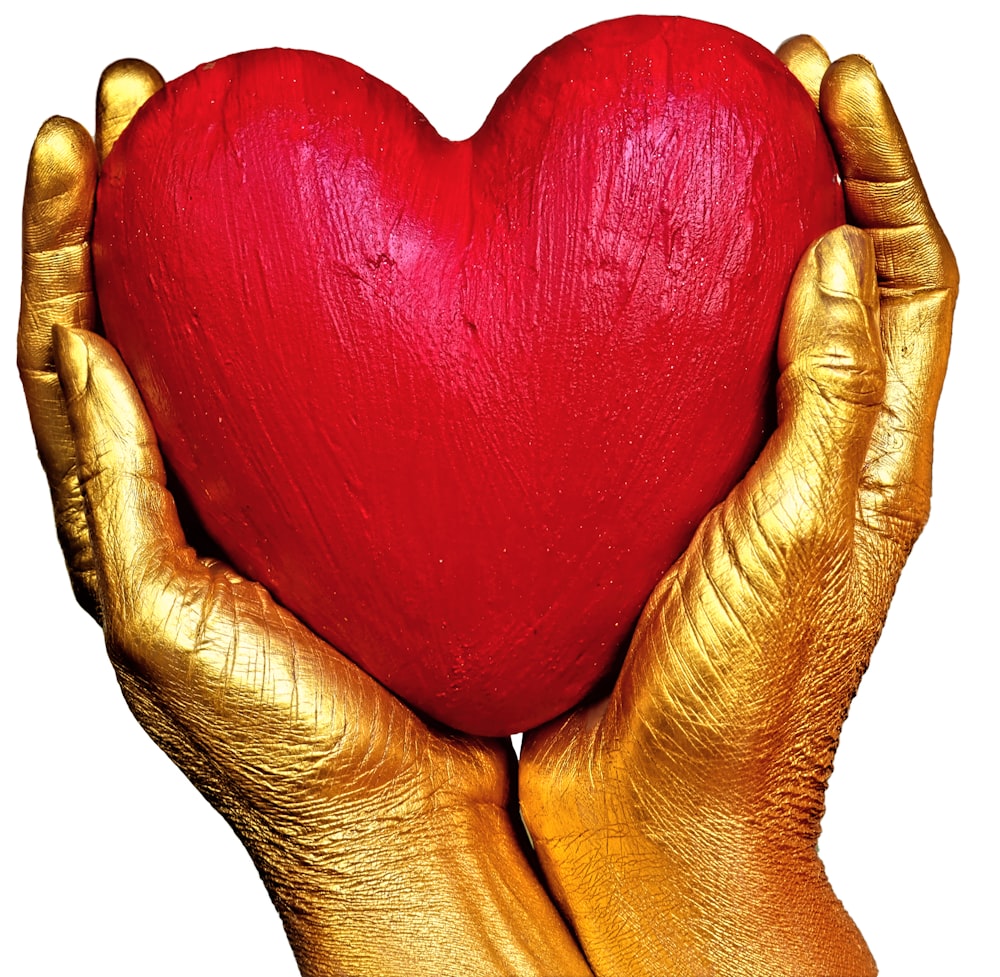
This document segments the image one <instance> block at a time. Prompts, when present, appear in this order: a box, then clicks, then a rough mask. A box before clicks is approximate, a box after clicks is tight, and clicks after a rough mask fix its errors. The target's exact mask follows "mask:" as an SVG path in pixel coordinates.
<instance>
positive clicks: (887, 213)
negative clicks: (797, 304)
mask: <svg viewBox="0 0 1000 977" xmlns="http://www.w3.org/2000/svg"><path fill="white" fill-rule="evenodd" d="M820 111H821V112H822V115H823V119H824V121H825V123H826V126H827V129H828V131H829V133H830V138H831V140H832V142H833V145H834V149H835V150H836V153H837V156H838V158H839V160H840V172H841V177H842V179H843V181H844V191H845V194H846V197H847V205H848V209H849V211H850V215H851V218H852V221H853V223H855V224H857V225H858V226H859V227H864V228H865V229H866V230H868V231H869V232H870V233H871V235H872V240H873V241H874V242H875V256H876V260H877V264H878V276H879V282H880V284H881V285H882V286H883V287H884V288H888V289H906V290H910V289H947V288H954V287H956V286H957V284H958V270H957V268H956V265H955V257H954V255H953V254H952V251H951V248H950V246H949V245H948V241H947V239H946V238H945V236H944V234H943V233H942V231H941V228H940V226H939V225H938V222H937V219H936V218H935V217H934V212H933V211H932V210H931V206H930V204H929V202H928V200H927V195H926V194H925V193H924V188H923V184H922V183H921V182H920V175H919V173H918V172H917V168H916V166H915V164H914V162H913V157H912V156H911V155H910V149H909V146H908V145H907V142H906V137H905V136H904V135H903V130H902V129H901V127H900V125H899V121H898V120H897V118H896V113H895V112H894V111H893V108H892V104H891V103H890V101H889V98H888V96H887V95H886V93H885V89H884V88H883V87H882V84H881V82H879V80H878V77H877V76H876V74H875V69H874V68H873V67H872V65H871V64H870V63H869V62H867V61H866V60H865V59H864V58H862V57H860V56H858V55H850V56H849V57H846V58H841V59H840V60H839V61H836V62H834V63H833V64H832V65H831V66H830V70H829V71H828V72H827V74H826V76H825V78H824V80H823V86H822V91H821V93H820Z"/></svg>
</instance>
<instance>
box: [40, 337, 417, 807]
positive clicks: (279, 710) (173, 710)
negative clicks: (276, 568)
mask: <svg viewBox="0 0 1000 977" xmlns="http://www.w3.org/2000/svg"><path fill="white" fill-rule="evenodd" d="M56 360H57V364H58V370H59V376H60V380H61V382H62V384H63V388H64V390H65V394H66V403H67V407H68V412H69V417H70V421H71V423H72V425H73V431H74V435H75V438H76V444H77V448H78V452H79V456H80V472H81V481H82V484H83V487H84V492H85V496H86V500H87V513H88V517H89V524H90V530H91V536H92V539H93V545H94V555H95V564H96V566H97V568H98V576H99V582H100V588H101V601H102V607H103V608H104V611H105V634H106V636H107V640H108V649H109V653H110V654H111V656H112V659H113V661H115V664H116V665H117V666H119V672H120V674H121V675H123V676H124V679H123V682H125V683H126V684H127V683H129V682H133V683H134V682H136V681H138V682H139V684H140V685H141V686H143V687H144V688H146V689H147V690H148V691H149V692H150V693H151V694H152V695H153V696H154V698H155V699H156V701H157V702H158V703H160V704H161V705H163V706H164V707H165V708H166V711H167V713H168V714H169V715H171V716H173V717H174V719H176V720H178V721H179V722H180V723H181V725H183V727H184V728H185V730H186V731H187V734H189V735H191V736H192V737H194V738H195V739H196V740H197V741H198V742H199V743H200V745H201V747H202V748H203V750H204V751H205V753H206V755H208V756H209V757H212V756H217V755H219V751H220V750H221V751H223V753H226V752H231V750H232V748H233V745H234V743H237V742H238V743H239V744H242V746H241V747H238V748H243V747H246V748H247V749H249V750H250V751H251V752H253V750H255V749H257V748H258V747H259V746H260V744H264V745H265V746H267V744H268V740H269V739H271V740H273V739H274V737H277V741H276V742H273V743H271V746H268V748H269V749H270V748H271V747H276V746H281V745H285V746H287V742H288V740H287V739H286V737H287V736H292V737H294V736H295V735H300V736H301V737H303V739H302V742H305V741H306V738H312V739H314V740H315V741H316V742H318V743H320V744H321V745H322V748H319V747H317V751H318V752H317V754H316V755H322V753H323V752H324V751H325V750H326V749H328V748H330V745H331V742H333V741H332V740H331V739H330V735H331V734H333V737H334V740H336V738H337V737H341V738H342V733H343V730H342V729H341V728H340V726H338V723H340V722H342V721H345V717H346V721H347V722H354V721H355V720H357V721H359V722H360V721H362V720H363V721H364V723H365V724H366V725H367V724H368V723H371V724H372V727H373V728H385V729H388V728H389V725H390V722H391V721H392V720H393V719H395V720H398V719H399V718H400V717H401V716H405V717H406V718H405V721H406V722H407V723H409V722H411V721H412V722H413V723H415V724H417V725H419V721H418V720H417V719H416V717H413V716H411V714H410V713H409V712H408V711H406V710H405V709H403V708H402V707H401V706H400V704H399V703H398V701H397V700H395V699H394V698H393V697H392V696H390V695H389V693H387V692H386V691H385V690H384V689H382V688H381V686H379V685H378V684H377V683H376V682H374V680H372V679H371V678H370V677H369V676H367V675H366V674H365V673H363V672H362V671H361V670H360V669H358V668H357V667H356V666H354V665H352V664H351V663H350V662H348V661H347V660H346V659H345V658H343V657H342V656H340V655H338V654H337V653H336V652H334V651H333V650H332V649H331V648H330V647H329V646H328V645H326V644H324V643H323V642H322V641H320V640H319V639H318V638H316V636H315V635H313V634H312V633H311V632H310V631H308V630H307V629H306V628H305V627H304V626H303V625H302V624H301V623H300V622H299V621H298V620H296V619H295V618H294V617H292V616H291V615H290V614H288V613H287V612H286V611H285V610H284V609H283V608H281V607H279V606H278V605H277V604H275V603H274V602H273V601H272V600H271V599H270V598H269V596H268V595H267V593H266V592H265V591H264V589H263V588H262V587H260V586H259V585H257V584H255V583H252V582H251V581H247V580H245V579H243V578H241V577H239V576H238V575H237V574H235V573H234V572H233V571H232V570H230V569H229V568H228V567H225V566H224V565H222V564H219V563H215V562H214V561H202V560H199V559H198V558H197V557H196V556H195V555H194V553H193V552H192V551H191V550H190V548H189V547H187V545H186V543H185V540H184V533H183V530H182V527H181V525H180V522H179V520H178V517H177V511H176V508H175V506H174V501H173V498H172V496H171V495H170V493H169V492H168V491H167V489H166V475H165V471H164V465H163V461H162V459H161V457H160V453H159V451H158V449H157V445H156V438H155V434H154V431H153V428H152V425H151V423H150V421H149V418H148V416H147V414H146V411H145V409H144V408H143V405H142V402H141V399H140V397H139V393H138V391H137V390H136V388H135V385H134V384H133V383H132V381H131V378H130V377H129V375H128V373H127V371H126V370H125V367H124V366H123V364H122V362H121V360H120V358H119V356H118V354H117V352H116V351H115V350H114V349H113V347H111V345H110V344H109V343H107V342H106V341H105V340H104V339H102V338H101V337H100V336H97V335H95V334H93V333H83V332H79V331H74V330H59V331H58V333H57V336H56ZM289 723H297V725H296V726H295V727H294V729H292V731H291V732H290V733H289V732H288V731H287V730H285V727H286V726H288V724H289ZM380 724H381V725H380ZM296 731H297V732H296ZM316 738H318V739H316ZM355 739H356V743H355V741H353V740H352V743H351V744H348V745H347V746H354V745H356V746H357V747H358V749H359V750H360V751H361V752H367V751H368V750H369V749H370V747H371V745H372V741H371V740H370V739H369V738H355ZM347 746H344V744H340V746H339V747H338V748H339V749H341V750H343V749H345V748H347ZM279 752H280V751H279ZM259 757H260V753H257V754H256V755H255V757H254V760H255V762H256V760H259ZM245 759H246V758H244V760H242V761H241V764H243V763H244V762H245ZM227 762H231V758H230V760H229V761H227ZM249 768H250V769H255V767H254V764H249ZM255 789H259V782H258V784H257V788H255Z"/></svg>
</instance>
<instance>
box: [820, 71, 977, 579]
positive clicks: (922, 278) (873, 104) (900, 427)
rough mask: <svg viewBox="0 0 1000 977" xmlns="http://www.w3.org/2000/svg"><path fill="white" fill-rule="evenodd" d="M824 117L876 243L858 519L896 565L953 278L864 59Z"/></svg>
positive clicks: (928, 442)
mask: <svg viewBox="0 0 1000 977" xmlns="http://www.w3.org/2000/svg"><path fill="white" fill-rule="evenodd" d="M821 105H822V111H823V114H824V118H825V119H826V122H827V126H828V128H829V129H830V134H831V137H832V139H833V142H834V145H835V146H836V148H837V152H838V154H839V156H840V161H841V170H842V173H843V178H844V186H845V190H846V194H847V201H848V206H849V208H850V211H851V213H852V216H853V218H854V220H855V221H856V222H858V223H859V224H861V226H863V227H865V228H867V229H868V230H869V233H870V235H871V237H872V240H873V241H874V245H875V255H876V260H877V266H878V276H879V284H880V286H881V291H882V302H881V324H882V343H883V348H884V349H885V354H886V361H887V365H886V374H887V378H886V392H885V408H884V410H883V411H882V412H881V414H880V416H879V419H878V423H877V425H876V428H875V431H874V434H873V438H872V448H871V451H870V453H869V456H868V461H867V463H866V466H865V472H864V476H863V479H862V486H861V488H862V491H861V517H862V521H863V524H864V526H865V527H866V528H867V529H869V530H871V531H872V532H873V533H874V534H875V535H876V536H877V537H878V538H879V539H880V540H881V541H882V542H883V543H884V544H885V546H887V547H888V552H886V551H885V549H884V548H883V552H882V553H881V555H880V558H882V559H885V558H887V557H891V558H892V559H893V560H894V561H895V564H896V566H897V568H898V567H899V566H901V565H902V559H905V555H906V553H907V552H908V551H909V548H910V546H911V545H912V543H913V540H914V539H915V538H916V536H917V535H918V534H919V532H920V529H921V528H922V526H923V525H924V523H925V522H926V520H927V515H928V512H929V508H930V492H931V456H932V441H933V430H934V416H935V413H936V409H937V402H938V398H939V396H940V392H941V386H942V383H943V380H944V372H945V368H946V365H947V360H948V350H949V346H950V342H951V322H952V316H953V312H954V305H955V298H956V295H957V288H958V269H957V266H956V264H955V257H954V254H953V253H952V250H951V247H950V246H949V244H948V241H947V239H946V238H945V236H944V234H943V233H942V231H941V228H940V226H939V225H938V222H937V219H936V218H935V216H934V213H933V211H932V209H931V207H930V204H929V202H928V200H927V196H926V194H925V192H924V189H923V185H922V184H921V181H920V176H919V174H918V173H917V169H916V166H915V165H914V162H913V158H912V156H911V155H910V151H909V147H908V146H907V143H906V138H905V136H904V135H903V132H902V129H901V128H900V125H899V122H898V120H897V119H896V115H895V113H894V111H893V109H892V105H891V104H890V102H889V99H888V97H887V95H886V93H885V90H884V89H883V88H882V85H881V83H880V82H879V80H878V78H877V77H876V75H875V71H874V69H873V68H872V66H871V65H870V64H869V63H868V62H867V61H865V60H864V59H863V58H860V57H857V56H853V57H850V58H844V59H842V60H841V61H838V62H836V63H835V64H834V65H832V66H831V68H830V71H829V72H828V75H827V78H826V80H825V81H824V84H823V92H822V97H821Z"/></svg>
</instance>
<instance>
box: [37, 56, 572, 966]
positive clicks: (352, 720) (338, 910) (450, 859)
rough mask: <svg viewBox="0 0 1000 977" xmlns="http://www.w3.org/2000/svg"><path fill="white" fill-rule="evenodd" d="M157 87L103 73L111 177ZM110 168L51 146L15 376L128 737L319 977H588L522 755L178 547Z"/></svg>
mask: <svg viewBox="0 0 1000 977" xmlns="http://www.w3.org/2000/svg"><path fill="white" fill-rule="evenodd" d="M161 84H162V82H161V80H160V78H159V75H158V74H157V73H156V72H155V71H154V70H153V69H151V68H149V67H148V66H144V65H142V64H141V63H137V62H134V61H133V62H123V63H121V64H119V65H115V66H112V67H111V68H109V69H108V71H107V72H105V74H104V77H103V78H102V80H101V89H100V94H99V99H98V107H99V114H98V124H97V133H98V135H97V145H98V146H100V147H101V155H102V156H103V155H106V153H107V151H108V150H109V149H110V147H111V145H113V142H114V139H115V138H116V137H117V134H118V133H120V132H121V131H122V129H123V128H124V127H125V125H126V124H127V122H128V119H129V118H130V117H131V114H132V113H133V112H134V111H135V110H136V109H137V108H138V106H139V105H140V104H141V103H142V101H143V100H144V99H145V98H146V97H148V95H149V94H151V93H152V92H153V91H155V90H156V88H158V87H159V85H161ZM97 160H98V153H97V151H96V149H95V146H94V143H93V142H92V141H91V139H90V137H89V135H87V133H86V132H85V131H84V130H83V129H82V128H81V127H80V126H78V125H77V124H76V123H73V122H70V121H68V120H65V119H53V120H50V121H49V122H47V123H46V124H45V125H44V126H43V127H42V129H41V131H40V133H39V135H38V139H37V141H36V143H35V148H34V150H33V152H32V157H31V163H30V166H29V171H28V182H27V187H26V191H25V210H24V244H25V261H24V293H23V294H24V297H23V302H22V309H21V319H20V332H19V344H18V363H19V366H20V369H21V376H22V380H23V382H24V386H25V393H26V396H27V398H28V402H29V405H30V408H31V418H32V425H33V427H34V431H35V437H36V440H37V442H38V446H39V454H40V456H41V459H42V464H43V466H44V467H45V470H46V473H47V475H48V477H49V483H50V485H51V487H52V491H53V500H54V505H55V516H56V522H57V525H58V527H59V531H60V538H61V539H62V541H63V545H64V549H65V552H66V555H67V561H68V564H69V567H70V573H71V576H72V577H73V580H74V587H75V590H76V592H77V594H78V595H79V597H80V599H81V602H82V603H83V604H84V606H85V607H87V608H88V609H90V610H91V611H92V612H93V613H94V614H95V616H97V617H98V619H99V620H101V621H102V622H103V626H104V631H105V637H106V640H107V646H108V653H109V655H110V657H111V660H112V662H113V663H114V665H115V669H116V671H117V674H118V678H119V682H120V684H121V687H122V691H123V692H124V694H125V698H126V699H127V701H128V703H129V706H130V707H131V709H132V711H133V713H134V714H135V716H136V718H137V719H138V720H139V722H140V723H141V724H142V725H143V727H144V728H145V729H146V731H147V732H148V733H149V735H150V736H151V737H152V738H153V739H154V740H155V741H156V742H157V743H158V744H159V745H160V746H161V747H163V749H164V750H165V751H166V752H167V753H168V754H169V755H170V757H171V758H172V759H173V760H174V761H175V762H176V763H177V764H178V766H179V767H180V768H181V769H182V770H183V771H184V772H185V773H186V774H187V776H188V777H189V778H190V779H191V780H192V782H193V783H194V784H195V785H196V786H197V787H198V788H199V790H201V791H202V793H203V794H204V795H205V796H206V797H207V798H208V800H209V801H210V802H211V803H212V804H213V805H214V806H215V807H216V808H217V809H218V810H219V811H220V813H221V814H222V815H223V816H224V817H225V818H226V819H227V821H228V822H229V823H230V824H231V825H232V827H233V829H234V831H235V832H236V833H237V835H239V837H240V838H241V840H242V841H243V843H244V844H245V845H246V847H247V849H248V851H249V852H250V855H251V856H252V858H253V859H254V862H255V864H256V865H257V868H258V869H259V871H260V873H261V877H262V879H263V881H264V883H265V885H266V886H267V887H268V890H269V892H270V893H271V897H272V899H273V900H274V903H275V906H276V907H277V909H278V911H279V913H280V914H281V916H282V919H283V921H284V923H285V928H286V931H287V932H288V936H289V939H290V941H291V943H292V947H293V949H294V951H295V954H296V959H297V961H298V963H299V967H300V968H301V970H302V973H303V974H306V975H311V977H313V975H315V977H319V975H333V974H352V975H373V977H374V975H387V974H400V975H404V974H405V975H419V974H426V975H429V977H430V975H434V977H441V975H447V974H463V975H466V974H468V975H476V974H481V975H494V974H518V975H537V977H548V975H551V974H560V975H561V974H566V975H585V974H589V973H590V971H589V969H588V967H587V965H586V963H585V962H584V960H583V958H582V956H581V954H580V952H579V949H578V948H577V946H576V944H575V943H574V941H573V939H572V937H571V935H570V934H569V932H568V930H567V929H566V926H565V924H564V923H563V922H562V920H561V919H560V917H559V915H558V913H557V912H556V910H555V909H554V907H553V906H552V904H551V902H550V901H549V899H548V897H547V896H546V895H545V893H544V891H543V889H542V886H541V884H540V882H539V880H538V879H537V878H536V876H535V875H534V873H533V871H532V869H531V868H530V866H529V863H528V860H527V858H526V857H525V854H524V851H523V848H522V844H523V837H522V836H521V835H520V834H519V832H518V831H515V828H514V825H513V823H512V822H511V819H510V814H509V811H510V796H509V795H510V776H511V771H512V770H513V769H514V759H513V754H512V752H511V750H510V744H509V743H506V744H505V743H501V742H498V741H488V740H477V739H472V738H467V737H462V736H459V735H453V734H450V733H447V732H442V731H440V730H436V729H432V728H430V727H428V726H427V725H426V724H425V723H424V722H422V721H421V720H420V719H418V718H417V717H416V716H415V715H414V714H413V713H411V712H410V711H409V710H408V709H407V708H406V707H405V706H403V705H402V704H401V703H400V702H399V701H398V700H396V699H395V698H394V697H393V696H391V695H390V694H389V693H388V692H386V691H385V690H384V689H382V687H381V686H379V685H378V684H377V683H376V682H375V681H373V680H372V679H371V678H369V677H368V676H367V675H365V674H364V673H363V672H361V671H360V670H359V669H358V668H356V667H355V666H354V665H353V664H351V663H350V662H348V661H347V660H346V659H344V658H342V657H340V656H339V655H338V654H337V653H336V652H335V651H334V650H333V649H331V648H329V647H328V646H327V645H325V644H324V643H323V642H321V641H320V640H319V639H318V638H316V636H315V635H313V634H312V633H311V632H310V631H308V630H307V629H306V628H305V627H304V626H303V625H302V624H300V623H299V622H298V621H297V620H296V619H295V618H294V617H292V616H291V615H290V614H288V613H287V612H286V611H285V610H284V609H282V608H281V607H279V606H278V605H276V604H275V603H274V602H273V601H272V600H271V598H270V596H269V595H268V594H267V593H266V591H264V589H263V588H262V587H260V586H259V585H257V584H255V583H253V582H251V581H247V580H244V579H242V578H240V577H239V576H237V575H236V574H235V573H233V572H232V571H231V570H230V569H229V568H227V567H225V566H224V565H222V564H220V563H217V562H215V561H212V560H202V559H199V558H198V556H197V555H196V554H195V553H194V552H193V551H192V550H191V549H189V548H188V547H187V545H186V544H185V540H184V536H183V533H182V530H181V527H180V524H179V523H178V520H177V514H176V511H175V508H174V504H173V500H172V498H171V497H170V495H169V494H168V493H167V491H166V489H165V487H164V483H165V474H164V469H163V464H162V461H161V459H160V455H159V453H158V451H157V449H156V439H155V435H154V434H153V431H152V429H151V427H150V425H149V420H148V418H147V417H146V414H145V411H144V409H143V406H142V403H141V401H140V399H139V396H138V393H137V391H136V389H135V387H134V386H133V384H132V382H131V379H130V378H129V376H128V374H127V373H126V372H125V370H124V368H123V366H122V364H121V361H120V360H119V359H118V356H117V354H116V353H115V352H114V350H113V349H111V347H110V346H109V345H108V344H107V343H105V342H104V341H103V340H102V339H101V338H100V337H99V336H97V335H95V334H94V333H93V332H91V330H92V328H93V325H94V322H95V317H96V308H95V304H94V299H93V285H92V281H91V270H90V256H89V242H88V235H89V232H90V222H91V218H92V213H93V196H94V187H95V182H96V175H97V167H98V162H97Z"/></svg>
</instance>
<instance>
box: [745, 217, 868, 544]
mask: <svg viewBox="0 0 1000 977" xmlns="http://www.w3.org/2000/svg"><path fill="white" fill-rule="evenodd" d="M877 284H878V283H877V278H876V274H875V255H874V251H873V248H872V244H871V241H870V239H869V238H868V236H867V234H865V232H864V231H861V230H859V229H857V228H854V227H840V228H837V229H836V230H833V231H830V232H829V233H828V234H826V235H824V236H823V237H822V238H820V239H819V240H818V241H817V242H816V243H815V244H813V245H812V246H811V247H810V248H809V250H808V251H807V252H806V254H805V255H804V257H803V258H802V260H801V261H800V263H799V267H798V269H797V271H796V273H795V277H794V279H793V281H792V286H791V289H790V290H789V294H788V299H787V301H786V304H785V313H784V317H783V320H782V325H781V334H780V337H779V341H778V367H779V369H780V371H781V376H780V379H779V381H778V429H777V431H776V432H775V434H774V436H773V437H772V438H771V440H770V441H769V442H768V444H767V446H766V448H765V450H764V452H763V454H762V455H761V458H760V459H759V460H758V462H757V464H756V465H755V466H754V468H753V470H752V471H751V473H750V475H749V476H748V478H747V480H746V481H745V482H744V483H743V488H744V490H745V491H748V492H749V493H750V494H751V500H750V501H751V503H752V508H751V511H752V512H754V515H755V517H756V519H757V521H758V523H759V525H760V528H761V529H762V531H763V532H764V533H765V536H766V537H768V538H769V539H770V541H771V542H772V543H778V544H779V549H782V550H783V549H785V548H786V546H785V545H780V544H782V543H785V544H787V543H788V542H789V541H797V542H799V543H802V542H804V541H807V540H815V539H818V538H829V535H830V534H840V533H842V532H845V531H848V530H849V529H850V530H851V531H853V525H854V517H855V505H856V499H857V490H858V480H859V477H860V473H861V468H862V464H863V463H864V459H865V455H866V453H867V451H868V446H869V441H870V439H871V433H872V428H873V425H874V423H875V420H876V417H877V414H878V409H879V407H880V405H881V403H882V397H883V391H884V387H885V359H884V356H883V354H882V347H881V340H880V336H879V323H878V292H877Z"/></svg>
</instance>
